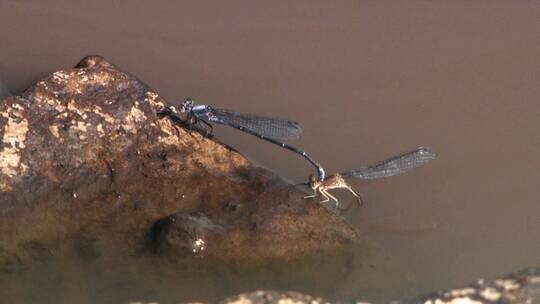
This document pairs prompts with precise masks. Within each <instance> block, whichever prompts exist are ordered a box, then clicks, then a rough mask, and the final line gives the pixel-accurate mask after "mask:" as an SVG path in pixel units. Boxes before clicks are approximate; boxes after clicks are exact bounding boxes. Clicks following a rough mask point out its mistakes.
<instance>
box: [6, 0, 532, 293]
mask: <svg viewBox="0 0 540 304" xmlns="http://www.w3.org/2000/svg"><path fill="white" fill-rule="evenodd" d="M539 9H540V7H539V5H538V4H537V3H536V2H534V1H519V2H508V1H507V2H492V1H452V2H446V3H435V2H428V1H407V2H390V1H363V2H358V1H340V2H339V3H336V2H328V1H307V0H304V1H294V2H285V1H278V2H275V1H273V2H268V3H260V2H257V3H255V2H252V1H227V2H226V3H225V2H223V3H218V2H215V1H182V2H174V1H160V2H152V3H150V2H137V3H135V2H130V4H129V5H128V4H125V3H124V4H122V3H121V2H114V3H107V4H99V3H86V4H74V3H73V2H71V1H58V2H56V5H54V6H53V5H51V4H49V3H45V2H43V3H42V2H20V1H2V2H0V12H1V13H0V14H1V17H2V18H0V28H2V48H0V56H1V57H0V58H2V60H1V61H0V67H1V70H0V79H4V80H5V82H6V83H7V85H8V86H9V87H10V88H13V89H14V90H15V91H21V90H24V89H25V88H27V87H28V86H29V85H31V84H32V83H33V82H34V81H36V80H37V79H39V78H40V77H43V76H44V75H46V74H47V73H49V72H51V71H55V70H57V69H61V68H65V67H70V66H73V65H74V64H75V63H76V62H77V61H78V60H79V59H81V58H82V57H83V56H84V55H87V54H100V55H103V56H105V57H106V58H108V59H109V60H110V61H112V62H114V63H115V64H117V65H119V66H120V67H121V68H123V69H125V70H127V71H129V72H131V73H133V74H134V75H137V76H138V77H140V78H141V79H143V80H144V81H146V82H147V83H148V84H149V85H150V86H152V87H153V88H154V89H155V90H157V91H158V92H160V94H161V95H162V96H163V97H164V98H165V99H167V100H168V101H169V102H171V103H174V102H179V101H181V100H183V99H184V98H186V97H192V98H194V99H195V100H196V101H200V102H205V103H209V104H212V105H215V106H219V107H224V108H230V109H235V110H239V111H244V112H250V113H258V114H264V115H271V116H284V117H290V118H293V119H295V120H297V121H298V122H300V123H301V125H302V126H303V128H304V131H305V134H304V136H303V137H302V139H301V140H299V141H297V142H295V143H296V144H297V145H298V146H300V147H302V148H304V149H306V150H307V151H309V152H310V153H311V154H312V155H313V156H314V157H315V158H316V159H317V160H318V161H320V162H321V163H322V164H323V165H324V166H325V167H326V169H327V170H328V171H330V172H335V171H342V170H348V169H351V168H355V167H358V166H360V165H364V164H367V163H370V162H373V161H377V160H380V159H383V158H386V157H389V156H392V155H394V154H397V153H400V152H403V151H407V150H409V149H411V148H413V147H415V146H417V145H428V146H431V147H432V148H433V149H434V150H435V151H436V152H437V153H438V155H439V159H438V160H437V161H435V162H433V163H430V164H429V165H426V166H424V167H422V168H420V169H417V170H415V171H414V172H411V173H408V174H405V175H402V176H399V177H394V178H388V179H385V180H380V181H373V182H367V183H366V182H358V181H355V182H353V185H354V186H355V187H356V188H358V189H359V190H360V191H361V192H363V193H364V195H365V199H366V201H367V204H366V205H365V206H364V207H362V208H361V209H358V210H355V211H353V212H351V213H349V214H348V215H347V218H348V219H349V220H350V222H351V223H352V224H353V225H356V226H358V227H360V228H361V229H362V230H363V231H364V233H365V237H366V239H370V240H371V241H373V242H374V243H375V244H377V246H380V248H382V249H381V251H382V252H385V254H386V253H387V254H388V255H389V256H390V258H389V259H391V260H392V261H393V262H392V263H395V264H396V265H399V266H396V269H398V268H399V269H400V273H402V274H403V276H401V278H403V279H402V281H400V282H401V284H388V287H387V290H380V291H379V292H372V293H370V292H369V291H367V290H365V289H362V288H361V286H375V285H376V284H370V283H369V282H368V283H366V282H365V281H361V280H360V279H356V280H355V278H354V276H353V277H352V279H350V280H343V281H336V280H331V279H327V280H325V279H324V276H321V278H320V283H319V284H320V286H323V287H324V288H317V285H315V284H307V283H306V285H305V286H304V288H301V287H298V286H291V287H298V288H297V289H303V291H306V292H310V293H312V294H315V295H319V296H329V297H331V298H348V297H352V296H353V295H354V296H357V295H358V294H361V293H362V292H363V291H365V293H364V294H367V295H368V300H369V299H370V298H369V297H371V299H373V300H381V299H388V298H393V297H399V296H410V295H411V294H417V293H422V292H425V291H430V290H433V289H437V288H442V287H452V286H459V285H463V284H465V283H467V282H469V281H472V280H475V279H477V278H479V277H491V276H494V275H498V274H502V273H506V272H510V271H514V270H517V269H520V268H522V267H525V266H538V265H540V255H538V252H540V242H538V235H539V234H540V204H539V203H538V193H537V192H538V181H539V180H540V173H539V172H540V170H539V168H540V158H539V157H538V155H540V140H539V136H538V133H539V131H540V103H539V101H538V100H539V98H540V85H539V80H540V59H539V58H540V57H539V56H538V54H539V53H540V44H539V43H538V41H539V39H540V34H539V33H540V32H539V31H538V28H539V26H540V19H539V18H538V11H539ZM216 133H217V135H218V137H219V138H220V139H221V140H223V141H225V142H227V143H230V144H231V145H233V146H235V147H236V148H237V149H239V150H240V151H242V152H244V153H245V154H246V155H248V156H249V157H250V158H251V159H253V160H254V161H256V162H257V163H259V164H262V165H264V166H266V167H269V168H271V169H272V170H274V171H276V172H279V173H280V174H281V175H282V176H284V177H286V178H288V179H290V180H291V181H295V182H300V181H304V180H305V179H306V177H307V175H308V174H309V173H311V172H312V169H311V168H310V167H309V165H308V164H307V163H306V162H305V161H303V160H302V159H301V158H299V157H297V156H295V155H293V154H291V153H290V152H287V151H281V150H279V149H278V148H275V147H273V146H271V145H270V144H265V143H260V142H259V141H257V139H255V138H252V137H250V136H248V135H243V134H239V133H238V132H237V131H235V130H227V129H225V128H216ZM339 197H340V198H342V199H343V200H345V201H347V200H351V199H352V198H350V197H349V196H348V195H347V193H345V192H343V193H340V196H339ZM357 256H358V257H360V256H362V257H363V258H369V257H367V256H365V255H361V254H360V253H358V255H357ZM373 256H376V255H373ZM373 256H372V257H371V258H373V259H375V258H374V257H373ZM364 262H365V263H368V264H369V261H364ZM74 263H75V262H74ZM79 263H81V264H80V265H79V264H74V265H75V266H73V265H71V266H69V267H74V268H75V269H83V270H81V273H80V275H81V276H80V277H77V278H78V281H80V282H82V283H81V284H83V285H84V284H86V285H87V286H93V284H95V282H96V280H93V279H91V277H92V275H93V274H94V273H93V272H92V271H90V270H88V272H85V271H84V269H92V268H91V267H89V266H88V265H87V264H84V262H79ZM68 264H69V263H68ZM382 264H384V263H382ZM138 265H139V266H140V267H142V268H139V269H137V268H136V270H134V272H133V273H132V274H136V275H138V276H137V277H139V278H141V280H145V278H147V281H142V282H141V284H156V283H155V280H156V278H157V277H159V275H160V273H159V272H158V273H157V274H156V273H154V275H152V276H149V277H145V276H144V273H145V272H146V270H145V269H144V267H145V266H144V265H145V263H144V262H143V263H141V264H138ZM350 265H352V266H350V267H353V268H354V265H357V264H354V263H352V264H350ZM377 265H380V264H377ZM43 267H45V269H46V267H47V266H43ZM69 267H66V269H65V271H64V269H62V267H61V266H58V267H56V268H55V269H57V271H56V272H55V273H59V275H58V276H57V280H58V282H59V283H58V285H56V287H54V286H52V287H50V288H47V289H43V290H42V293H43V294H48V295H49V296H51V295H58V294H61V290H62V282H63V283H66V282H69V280H70V279H71V278H72V277H71V276H70V275H69V274H70V273H71V272H70V270H69V269H68V268H69ZM58 269H59V270H58ZM156 269H163V268H162V267H156ZM353 270H354V269H353ZM321 271H322V270H321ZM356 271H358V272H361V271H365V269H364V268H362V269H360V268H359V269H356ZM44 273H45V274H46V273H47V272H46V271H45V270H44V269H43V268H38V269H36V270H35V272H34V273H31V272H30V273H26V274H24V275H21V276H19V277H17V278H13V279H11V280H10V282H17V284H19V285H18V286H19V287H20V288H21V289H23V290H24V288H25V287H29V286H32V284H34V283H35V282H36V280H37V282H39V280H40V278H41V279H44V278H45V277H46V276H45V275H44ZM62 273H64V274H65V275H64V276H62V275H61V274H62ZM122 273H125V272H124V271H123V270H118V271H116V272H114V273H113V274H111V276H114V277H115V278H116V277H118V276H119V277H121V276H122ZM374 273H375V274H376V275H378V276H379V277H378V278H377V279H378V280H383V281H384V279H387V280H388V282H391V281H392V280H393V278H394V275H395V272H392V271H387V272H385V271H380V272H377V269H374ZM85 274H86V278H87V280H85V279H84V278H85ZM162 274H163V276H166V277H167V275H169V274H167V273H165V272H163V273H162ZM321 274H323V273H321ZM281 275H282V276H286V275H287V274H285V273H282V274H281ZM385 276H386V277H385ZM126 277H127V275H126ZM172 277H174V278H175V279H174V280H179V281H182V280H185V278H184V277H182V275H181V274H180V273H179V274H178V276H171V277H168V278H172ZM25 278H26V279H25ZM242 278H244V279H242ZM249 278H250V276H248V275H246V276H242V274H238V279H237V280H230V281H229V283H227V284H230V286H232V287H231V289H228V290H229V291H232V290H234V291H238V290H243V289H251V288H252V287H253V286H252V285H250V281H249ZM267 279H268V280H267V281H266V282H267V283H268V284H266V285H264V286H261V287H276V288H277V287H284V285H285V286H288V285H286V284H281V283H279V282H281V281H280V279H279V278H277V277H275V276H268V278H267ZM174 280H173V281H174ZM372 280H375V279H373V278H372ZM179 281H178V282H179ZM32 282H34V283H32ZM174 282H177V281H174ZM212 282H214V281H212ZM257 282H259V281H257ZM364 283H366V284H364ZM12 284H15V283H12ZM25 284H27V285H25ZM280 284H281V285H280ZM261 285H263V284H261ZM398 285H400V286H399V288H397V286H398ZM244 287H245V288H244ZM174 288H176V289H174ZM174 288H173V287H172V286H171V288H169V289H167V290H169V291H168V292H170V293H171V295H170V297H166V298H163V297H162V298H161V299H173V298H174V297H176V296H177V297H178V300H180V301H181V300H188V299H189V300H197V299H196V298H198V295H199V293H195V295H194V296H193V298H192V297H188V296H186V295H187V294H189V293H188V292H186V290H189V289H186V288H182V286H181V284H180V285H174ZM205 288H206V293H202V295H203V296H201V298H204V295H205V294H211V295H212V298H219V297H221V296H227V295H229V294H227V291H225V290H224V289H222V288H220V287H217V286H216V283H215V282H214V283H213V284H209V285H208V286H207V287H205ZM374 288H375V287H374ZM121 289H122V288H121V287H111V288H110V289H108V291H106V292H104V294H105V296H102V297H99V296H96V294H95V293H92V292H88V291H87V290H82V289H81V290H80V291H79V293H77V289H70V290H73V291H72V292H73V293H74V295H73V298H74V299H79V300H81V299H103V298H107V297H110V298H111V299H124V298H121V297H120V298H116V297H115V295H117V296H118V294H119V293H121V291H120V290H121ZM40 290H41V289H40ZM128 290H129V288H128ZM162 290H165V288H163V289H162ZM38 291H39V290H38ZM38 291H36V292H38ZM372 291H373V290H372ZM3 292H5V291H0V293H3ZM175 292H176V293H175ZM38 295H39V293H38ZM385 295H386V296H385ZM93 297H94V298H93ZM155 297H156V298H158V299H160V298H159V295H156V296H155ZM44 298H46V299H49V298H50V297H44ZM147 298H148V299H149V300H151V298H152V296H148V297H147ZM56 300H59V299H56ZM51 302H52V301H51ZM81 302H82V301H81ZM55 303H56V302H55Z"/></svg>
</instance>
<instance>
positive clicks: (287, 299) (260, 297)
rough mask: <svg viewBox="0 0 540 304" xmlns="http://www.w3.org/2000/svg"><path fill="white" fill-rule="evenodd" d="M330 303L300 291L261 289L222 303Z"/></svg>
mask: <svg viewBox="0 0 540 304" xmlns="http://www.w3.org/2000/svg"><path fill="white" fill-rule="evenodd" d="M281 303H291V304H292V303H295V304H303V303H305V304H330V303H331V302H328V301H326V300H324V299H322V298H316V297H312V296H309V295H305V294H302V293H299V292H294V291H288V292H279V291H271V290H264V291H263V290H259V291H254V292H250V293H244V294H240V295H237V296H234V297H230V298H227V299H225V300H223V301H221V302H220V304H281Z"/></svg>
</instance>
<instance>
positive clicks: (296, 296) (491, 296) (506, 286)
mask: <svg viewBox="0 0 540 304" xmlns="http://www.w3.org/2000/svg"><path fill="white" fill-rule="evenodd" d="M220 303H221V304H273V303H330V302H328V301H327V300H324V299H321V298H316V297H313V296H309V295H305V294H301V293H298V292H292V291H288V292H279V291H266V290H265V291H263V290H259V291H255V292H249V293H243V294H239V295H237V296H234V297H230V298H227V299H225V300H222V301H221V302H220ZM355 303H357V304H361V303H364V304H369V303H368V302H362V301H355ZM391 303H393V304H399V303H417V304H420V303H421V304H523V303H540V268H536V269H526V270H522V271H519V272H517V273H514V274H510V275H507V276H504V277H501V278H497V279H493V280H482V279H481V280H478V281H477V282H476V283H474V284H471V285H469V286H466V287H464V288H457V289H451V290H441V291H437V292H435V293H432V294H429V295H426V296H422V297H420V298H418V299H417V300H412V301H403V302H402V301H392V302H391Z"/></svg>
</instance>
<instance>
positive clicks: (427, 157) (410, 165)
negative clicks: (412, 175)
mask: <svg viewBox="0 0 540 304" xmlns="http://www.w3.org/2000/svg"><path fill="white" fill-rule="evenodd" d="M435 157H436V155H435V153H434V152H433V151H432V150H431V148H428V147H418V148H416V150H414V151H410V152H407V153H403V154H401V155H397V156H394V157H391V158H389V159H386V160H383V161H380V162H378V163H376V164H373V165H371V166H368V167H364V168H360V169H358V170H352V171H348V172H344V173H341V175H342V176H343V177H344V178H351V177H356V178H362V179H376V178H382V177H388V176H394V175H398V174H401V173H403V172H406V171H409V170H411V169H414V168H416V167H418V166H421V165H423V164H425V163H427V162H429V161H431V160H433V159H435Z"/></svg>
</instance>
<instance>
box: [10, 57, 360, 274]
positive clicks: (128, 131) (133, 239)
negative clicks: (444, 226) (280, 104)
mask: <svg viewBox="0 0 540 304" xmlns="http://www.w3.org/2000/svg"><path fill="white" fill-rule="evenodd" d="M164 106H165V101H164V100H163V99H162V98H161V97H160V96H159V95H158V94H157V93H156V92H154V91H152V90H151V89H150V88H149V87H148V86H147V85H145V84H144V83H142V82H141V81H139V80H138V79H136V78H135V77H133V76H131V75H129V74H127V73H125V72H122V71H120V70H119V69H117V68H116V67H115V66H114V65H113V64H111V63H109V62H107V61H106V60H105V59H103V58H102V57H99V56H89V57H86V58H84V59H83V60H82V61H81V62H80V63H79V64H77V66H76V67H75V68H73V69H68V70H62V71H57V72H55V73H52V74H51V75H49V76H48V77H46V78H44V79H43V80H41V81H39V82H38V83H37V84H35V85H34V86H33V87H31V88H29V89H28V90H26V91H25V93H24V94H22V95H21V96H10V97H7V98H4V99H3V100H2V101H1V102H0V137H1V138H2V141H1V142H0V216H1V217H2V221H0V236H1V239H0V269H4V270H6V269H7V270H9V269H12V268H16V267H19V266H20V265H25V264H27V263H28V262H29V261H36V260H44V259H45V260H46V259H47V258H48V257H50V256H55V255H58V254H60V253H59V252H60V251H61V250H63V249H65V248H64V247H66V246H67V245H66V244H67V243H69V244H70V245H69V246H67V247H70V248H73V251H74V252H78V253H80V255H81V256H82V257H85V258H92V257H96V256H101V255H103V254H111V252H112V251H114V252H116V251H118V252H120V253H122V252H123V253H126V254H133V253H137V252H146V251H148V250H149V249H152V250H153V252H157V253H160V252H169V253H174V254H178V253H190V254H193V251H194V249H195V253H197V254H198V253H200V252H204V254H205V255H214V256H218V257H231V258H245V257H250V258H254V259H258V258H264V257H268V256H274V257H275V256H281V257H289V256H294V255H300V254H306V253H309V252H312V251H318V250H321V249H324V248H334V247H335V246H339V245H341V244H344V243H347V242H349V241H351V240H353V239H354V238H355V237H356V232H355V231H354V230H353V229H352V228H350V227H349V226H348V225H347V223H346V222H344V221H343V220H342V219H341V218H340V217H338V216H336V215H335V214H333V213H332V212H330V211H328V210H326V209H325V208H324V207H323V206H321V205H319V204H315V203H314V202H313V201H306V200H303V199H302V196H303V195H304V192H302V191H301V189H296V188H295V187H293V186H292V185H290V184H287V183H286V182H284V181H283V180H282V179H280V178H279V177H277V176H276V175H274V174H273V173H271V172H269V171H268V170H265V169H263V168H257V167H255V166H253V165H252V164H251V163H249V161H248V160H246V158H245V157H243V156H242V155H241V154H239V153H238V152H236V151H234V150H232V149H231V148H229V147H227V146H226V145H224V144H222V143H219V142H217V141H216V140H213V139H209V138H206V137H204V136H202V135H200V134H198V133H189V132H188V131H186V130H185V129H184V128H182V127H179V126H178V125H176V124H174V123H173V122H172V121H171V120H170V119H168V118H167V117H163V116H161V115H159V113H160V112H161V111H162V110H163V109H164ZM201 241H202V243H201ZM203 247H204V248H203ZM180 256H181V255H180Z"/></svg>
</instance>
